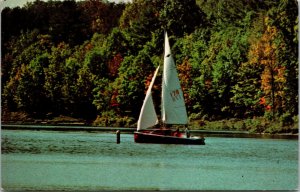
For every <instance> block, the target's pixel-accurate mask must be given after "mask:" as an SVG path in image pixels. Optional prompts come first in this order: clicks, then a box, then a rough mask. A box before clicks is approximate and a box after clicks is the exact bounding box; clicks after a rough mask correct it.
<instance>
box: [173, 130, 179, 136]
mask: <svg viewBox="0 0 300 192" xmlns="http://www.w3.org/2000/svg"><path fill="white" fill-rule="evenodd" d="M174 136H175V137H180V131H179V128H177V129H176V131H175V132H174Z"/></svg>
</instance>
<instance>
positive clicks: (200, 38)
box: [1, 0, 298, 126]
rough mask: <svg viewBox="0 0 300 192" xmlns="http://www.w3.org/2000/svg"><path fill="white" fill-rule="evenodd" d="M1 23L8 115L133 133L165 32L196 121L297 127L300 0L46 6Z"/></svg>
mask: <svg viewBox="0 0 300 192" xmlns="http://www.w3.org/2000/svg"><path fill="white" fill-rule="evenodd" d="M1 16H2V21H1V25H2V26H1V28H2V31H1V33H2V34H1V38H2V43H1V50H2V53H1V70H2V74H1V78H2V79H1V80H2V83H1V89H2V95H1V98H2V99H1V102H2V103H1V104H2V113H8V112H16V111H19V112H25V113H26V114H28V115H29V116H30V117H33V118H51V117H53V116H59V115H66V116H71V117H74V118H82V119H89V120H92V121H93V122H94V124H95V125H119V126H134V125H135V123H136V121H137V119H138V115H139V111H140V108H141V105H142V102H143V99H144V95H145V92H146V90H147V86H148V85H149V81H150V80H151V77H152V75H153V72H154V70H155V68H156V67H157V66H158V65H161V64H162V62H163V59H162V55H163V38H164V36H163V34H164V31H165V30H166V31H167V32H168V35H169V37H170V44H171V46H172V53H173V54H174V57H175V62H176V65H177V69H178V72H179V76H180V79H181V85H182V87H183V91H184V96H185V101H186V105H187V110H188V114H189V118H190V119H191V121H192V120H201V121H216V120H222V119H232V118H235V119H250V120H251V119H255V118H258V117H259V118H261V119H263V120H264V122H269V121H270V122H271V121H276V120H278V119H280V120H281V122H282V123H283V124H282V125H288V124H291V123H294V122H295V121H297V118H298V5H297V1H296V0H240V1H235V0H224V1H217V0H197V1H195V0H184V1H182V0H133V1H132V2H131V3H126V4H124V3H121V4H115V3H111V2H107V1H104V0H103V1H102V0H87V1H74V0H66V1H47V2H44V1H40V0H37V1H35V2H33V3H27V4H26V5H25V6H24V7H21V8H20V7H16V8H4V9H3V10H2V15H1ZM154 88H155V90H154V93H153V94H154V100H155V101H156V102H157V103H159V100H160V93H159V88H160V85H159V82H158V85H157V86H156V87H154ZM157 110H159V105H158V108H157ZM158 114H159V112H158Z"/></svg>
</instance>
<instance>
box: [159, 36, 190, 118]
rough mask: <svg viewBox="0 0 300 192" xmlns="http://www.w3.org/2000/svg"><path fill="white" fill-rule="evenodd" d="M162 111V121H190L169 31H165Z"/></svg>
mask: <svg viewBox="0 0 300 192" xmlns="http://www.w3.org/2000/svg"><path fill="white" fill-rule="evenodd" d="M161 112H162V122H163V123H165V124H187V123H188V118H187V112H186V107H185V103H184V97H183V92H182V89H181V86H180V81H179V79H178V73H177V70H176V66H175V62H174V59H173V56H172V53H171V49H170V44H169V39H168V35H167V33H165V51H164V68H163V79H162V111H161Z"/></svg>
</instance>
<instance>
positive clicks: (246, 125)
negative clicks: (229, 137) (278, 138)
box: [190, 116, 298, 134]
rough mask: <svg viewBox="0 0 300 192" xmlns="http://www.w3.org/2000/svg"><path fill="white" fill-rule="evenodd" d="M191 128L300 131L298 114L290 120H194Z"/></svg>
mask: <svg viewBox="0 0 300 192" xmlns="http://www.w3.org/2000/svg"><path fill="white" fill-rule="evenodd" d="M190 127H191V129H203V130H222V131H226V130H227V131H249V132H250V133H270V134H282V133H290V134H296V133H298V116H297V117H294V118H292V119H289V120H285V119H283V118H278V119H275V120H272V121H271V120H266V119H265V118H263V117H258V118H253V119H226V120H219V121H201V120H192V121H191V126H190Z"/></svg>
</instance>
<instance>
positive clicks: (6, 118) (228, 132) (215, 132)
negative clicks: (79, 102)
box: [1, 112, 298, 138]
mask: <svg viewBox="0 0 300 192" xmlns="http://www.w3.org/2000/svg"><path fill="white" fill-rule="evenodd" d="M188 127H189V129H190V130H191V132H192V133H195V134H198V135H210V136H238V137H272V138H276V137H279V138H282V137H287V138H288V137H294V138H298V119H295V120H293V123H290V124H282V122H280V121H266V120H265V119H264V118H259V117H258V118H254V119H225V120H218V121H203V120H198V119H191V120H190V123H189V126H188ZM1 129H14V130H15V129H18V130H22V129H26V130H51V131H109V132H112V131H116V130H121V131H122V132H133V131H135V130H136V123H135V122H133V123H132V124H129V125H121V124H117V123H115V124H104V125H101V124H96V123H95V121H93V120H85V119H79V118H73V117H69V116H63V115H59V116H54V117H49V118H40V119H38V118H32V117H29V116H28V115H27V114H25V113H24V114H23V113H20V112H10V113H5V114H3V113H2V118H1Z"/></svg>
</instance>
